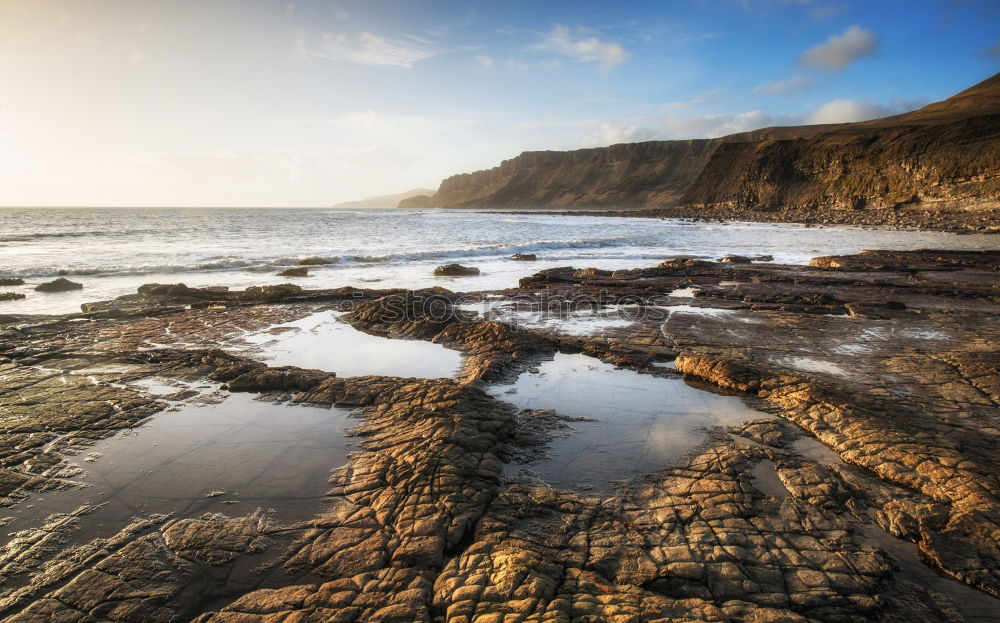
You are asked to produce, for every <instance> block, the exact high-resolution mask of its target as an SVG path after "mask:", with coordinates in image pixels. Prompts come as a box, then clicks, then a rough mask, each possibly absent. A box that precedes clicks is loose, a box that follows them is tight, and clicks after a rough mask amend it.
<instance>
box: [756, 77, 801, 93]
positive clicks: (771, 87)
mask: <svg viewBox="0 0 1000 623" xmlns="http://www.w3.org/2000/svg"><path fill="white" fill-rule="evenodd" d="M812 87H813V79H812V78H809V77H807V76H792V77H791V78H789V79H788V80H779V81H778V82H768V83H767V84H762V85H760V86H758V87H757V88H755V89H754V90H753V92H754V93H757V94H758V95H792V94H795V93H804V92H806V91H808V90H810V89H811V88H812Z"/></svg>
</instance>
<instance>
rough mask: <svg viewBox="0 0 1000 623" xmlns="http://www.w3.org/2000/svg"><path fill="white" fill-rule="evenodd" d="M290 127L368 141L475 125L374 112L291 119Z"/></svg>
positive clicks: (459, 120)
mask: <svg viewBox="0 0 1000 623" xmlns="http://www.w3.org/2000/svg"><path fill="white" fill-rule="evenodd" d="M289 121H290V122H292V123H306V124H317V125H331V126H334V127H336V128H338V129H340V130H346V131H350V132H354V133H356V134H361V135H364V136H368V137H383V136H384V137H400V136H404V135H405V136H418V135H431V134H439V133H441V132H448V131H451V130H456V129H459V128H465V127H470V126H474V125H478V123H479V121H478V120H476V119H470V118H451V117H430V116H420V115H385V114H381V113H378V112H376V111H374V110H366V111H364V112H352V113H349V114H346V115H342V116H340V117H335V118H333V119H292V120H289Z"/></svg>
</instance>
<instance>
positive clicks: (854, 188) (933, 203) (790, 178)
mask: <svg viewBox="0 0 1000 623" xmlns="http://www.w3.org/2000/svg"><path fill="white" fill-rule="evenodd" d="M998 199H1000V114H998V115H987V116H977V117H969V118H966V119H961V120H958V121H952V122H950V123H940V124H923V125H892V126H888V127H882V128H872V129H867V130H866V131H864V132H860V133H832V134H824V135H820V136H817V137H813V138H800V139H791V140H763V141H753V142H737V143H725V144H722V145H720V146H719V148H718V149H717V150H716V151H715V152H714V153H713V154H712V157H711V159H710V160H709V162H708V163H707V164H706V166H705V168H704V169H703V170H702V172H701V174H700V175H699V176H698V177H697V179H696V180H695V181H694V183H693V184H692V185H691V186H690V188H689V189H688V190H687V192H686V193H685V194H684V196H683V197H682V198H681V200H680V202H679V203H680V204H681V205H684V206H691V207H706V208H710V207H727V208H729V207H735V208H742V209H746V210H769V209H777V208H784V207H790V208H799V209H819V210H822V209H835V210H841V209H864V208H903V207H914V206H920V207H922V208H928V207H947V208H965V209H975V208H979V207H996V205H997V201H998Z"/></svg>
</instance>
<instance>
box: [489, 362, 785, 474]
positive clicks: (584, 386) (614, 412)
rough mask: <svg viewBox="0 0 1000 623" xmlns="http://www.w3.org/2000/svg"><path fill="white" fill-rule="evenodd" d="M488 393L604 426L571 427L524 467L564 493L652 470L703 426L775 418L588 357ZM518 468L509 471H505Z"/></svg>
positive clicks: (693, 441)
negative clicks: (547, 453) (564, 489)
mask: <svg viewBox="0 0 1000 623" xmlns="http://www.w3.org/2000/svg"><path fill="white" fill-rule="evenodd" d="M512 389H513V390H516V391H514V392H512V393H508V392H511V390H512ZM489 391H490V393H491V394H493V395H494V396H496V397H498V398H500V399H502V400H505V401H508V402H511V403H514V404H515V405H517V406H518V407H520V408H522V409H554V410H555V411H556V412H558V413H559V414H561V415H565V416H571V417H588V418H593V419H595V420H599V421H597V422H571V423H570V426H572V427H573V428H574V429H576V431H575V432H573V433H571V434H570V435H569V436H568V437H565V438H557V439H555V440H554V441H552V442H551V444H550V448H551V457H550V458H548V459H546V460H544V461H542V462H540V463H538V464H533V465H528V466H524V467H526V468H527V469H530V470H531V471H534V472H536V473H537V474H538V475H539V476H540V477H541V478H542V479H543V480H545V481H546V482H548V483H550V484H552V485H554V486H561V487H566V486H571V485H573V484H574V483H585V484H589V485H593V486H595V487H600V486H602V485H604V484H606V483H607V482H608V481H613V480H620V479H624V478H628V477H630V476H634V475H636V474H641V473H648V472H654V471H656V470H658V469H661V468H662V467H664V465H665V464H666V463H667V462H669V461H672V460H674V459H677V458H679V457H681V456H683V455H684V454H685V453H686V452H687V451H689V450H691V449H692V448H693V447H694V446H695V445H697V444H698V443H699V442H700V441H701V440H702V439H703V432H702V430H701V429H703V428H704V427H706V426H719V425H731V424H737V423H740V422H744V421H747V420H751V419H758V418H769V417H771V416H769V415H768V414H765V413H761V412H759V411H755V410H753V409H750V408H749V407H747V406H746V405H745V404H744V403H743V401H742V400H741V399H740V398H738V397H735V396H721V395H717V394H713V393H711V392H707V391H703V390H699V389H695V388H694V387H691V386H689V385H687V384H686V383H685V382H684V381H683V380H682V379H674V378H661V377H655V376H650V375H643V374H637V373H635V372H632V371H629V370H616V369H615V368H614V367H613V366H611V365H609V364H606V363H603V362H600V361H598V360H596V359H592V358H590V357H587V356H585V355H564V354H557V355H556V356H555V359H553V360H552V361H547V362H545V363H543V364H541V365H540V366H539V367H538V372H531V373H525V374H522V375H521V377H520V378H518V380H517V382H516V383H515V384H514V385H513V386H510V385H494V386H492V387H491V388H490V389H489ZM520 468H521V467H520V466H516V465H510V466H508V473H510V474H514V473H516V472H517V471H518V470H519V469H520Z"/></svg>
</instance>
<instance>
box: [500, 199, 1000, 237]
mask: <svg viewBox="0 0 1000 623" xmlns="http://www.w3.org/2000/svg"><path fill="white" fill-rule="evenodd" d="M488 213H489V212H488ZM516 213H518V214H550V215H552V214H554V215H562V216H605V217H619V218H661V219H690V220H694V221H703V222H710V221H719V222H730V221H734V222H750V223H799V224H804V225H854V226H859V227H880V228H886V229H903V230H917V231H940V232H948V233H955V234H996V233H1000V206H994V207H988V208H982V209H975V210H962V209H954V210H936V209H912V208H910V209H907V208H902V209H888V208H885V209H873V208H868V209H866V210H857V211H855V210H825V211H822V210H811V209H801V208H778V209H774V210H751V209H746V208H738V207H721V206H712V207H697V208H695V207H684V206H675V207H670V208H648V209H632V210H606V209H599V210H517V211H516Z"/></svg>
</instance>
